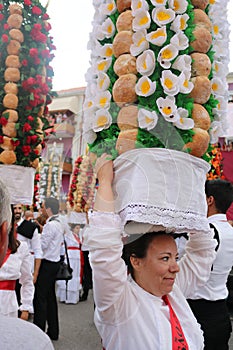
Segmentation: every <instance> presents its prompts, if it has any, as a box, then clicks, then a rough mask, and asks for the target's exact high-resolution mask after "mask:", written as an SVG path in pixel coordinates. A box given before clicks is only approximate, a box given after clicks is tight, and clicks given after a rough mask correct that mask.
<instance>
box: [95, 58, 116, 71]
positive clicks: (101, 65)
mask: <svg viewBox="0 0 233 350" xmlns="http://www.w3.org/2000/svg"><path fill="white" fill-rule="evenodd" d="M111 63H112V57H109V58H106V59H99V60H97V62H96V65H95V69H96V73H99V72H107V70H108V68H109V67H110V66H111Z"/></svg>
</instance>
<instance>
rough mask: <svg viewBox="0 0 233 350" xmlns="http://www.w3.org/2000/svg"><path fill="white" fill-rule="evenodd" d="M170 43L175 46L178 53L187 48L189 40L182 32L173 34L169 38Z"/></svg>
mask: <svg viewBox="0 0 233 350" xmlns="http://www.w3.org/2000/svg"><path fill="white" fill-rule="evenodd" d="M170 43H171V44H172V45H174V46H176V47H177V49H178V50H179V51H181V50H185V49H187V47H189V39H188V37H187V36H186V35H185V34H184V33H183V32H179V33H177V34H175V35H174V36H173V37H172V38H171V40H170Z"/></svg>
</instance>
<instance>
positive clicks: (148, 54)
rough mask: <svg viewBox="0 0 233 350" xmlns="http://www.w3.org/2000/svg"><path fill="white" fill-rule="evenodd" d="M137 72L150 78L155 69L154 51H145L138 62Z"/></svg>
mask: <svg viewBox="0 0 233 350" xmlns="http://www.w3.org/2000/svg"><path fill="white" fill-rule="evenodd" d="M136 67H137V71H138V72H139V73H140V74H141V75H147V76H150V75H151V74H152V73H153V72H154V69H155V54H154V52H153V51H152V50H146V51H144V52H143V53H142V54H141V55H140V56H138V58H137V60H136Z"/></svg>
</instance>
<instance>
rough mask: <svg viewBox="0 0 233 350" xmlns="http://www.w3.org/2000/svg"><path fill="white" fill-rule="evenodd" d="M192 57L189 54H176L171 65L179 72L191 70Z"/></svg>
mask: <svg viewBox="0 0 233 350" xmlns="http://www.w3.org/2000/svg"><path fill="white" fill-rule="evenodd" d="M191 63H192V58H191V56H190V55H181V56H178V57H177V59H176V60H175V62H174V63H173V65H172V68H174V69H177V70H179V71H180V72H183V71H188V72H191V67H192V66H191Z"/></svg>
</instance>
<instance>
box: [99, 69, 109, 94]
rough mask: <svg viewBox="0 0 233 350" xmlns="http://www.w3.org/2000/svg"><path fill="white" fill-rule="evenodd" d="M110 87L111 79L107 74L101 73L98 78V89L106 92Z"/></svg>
mask: <svg viewBox="0 0 233 350" xmlns="http://www.w3.org/2000/svg"><path fill="white" fill-rule="evenodd" d="M109 85H110V78H109V76H108V75H107V74H106V73H103V72H99V74H98V78H97V87H98V90H100V91H106V90H107V89H108V88H109Z"/></svg>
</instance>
